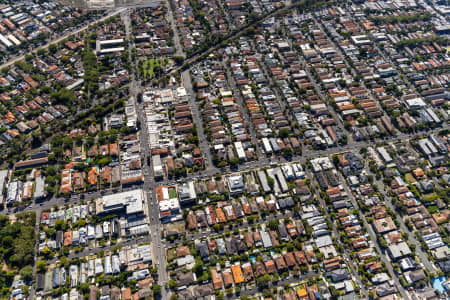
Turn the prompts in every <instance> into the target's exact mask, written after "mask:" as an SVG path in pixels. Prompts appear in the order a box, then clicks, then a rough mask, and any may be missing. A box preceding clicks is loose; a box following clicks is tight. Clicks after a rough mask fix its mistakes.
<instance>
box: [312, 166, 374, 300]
mask: <svg viewBox="0 0 450 300" xmlns="http://www.w3.org/2000/svg"><path fill="white" fill-rule="evenodd" d="M306 176H307V177H308V179H309V180H310V182H313V180H314V178H313V176H312V174H311V173H310V172H306ZM314 193H315V194H316V198H317V199H319V202H320V206H321V207H327V204H326V202H325V200H324V199H323V197H322V196H321V195H320V193H319V190H318V189H315V191H314ZM324 211H325V215H326V217H327V219H328V220H330V221H332V226H333V228H329V229H331V230H332V233H333V236H334V237H335V238H336V239H337V240H338V241H339V238H340V234H339V232H338V230H337V227H336V223H335V220H334V218H333V217H332V216H331V215H330V213H329V212H328V209H324ZM342 254H343V256H344V258H345V260H346V261H347V265H348V266H349V267H350V271H351V273H352V274H353V276H354V277H355V279H356V282H357V283H358V285H359V287H360V291H361V293H362V294H363V296H364V299H369V293H368V292H367V289H366V285H365V284H364V283H363V281H362V279H361V277H360V276H359V273H358V266H357V265H356V266H355V264H354V261H353V260H352V259H351V256H350V253H349V251H348V248H347V246H345V245H344V251H343V253H342Z"/></svg>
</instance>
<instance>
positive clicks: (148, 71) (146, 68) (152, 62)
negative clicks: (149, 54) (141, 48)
mask: <svg viewBox="0 0 450 300" xmlns="http://www.w3.org/2000/svg"><path fill="white" fill-rule="evenodd" d="M168 63H169V61H168V60H167V59H149V60H146V61H144V63H143V64H142V73H143V75H144V77H145V78H153V77H154V76H155V69H156V68H157V67H160V68H162V67H163V66H166V65H167V64H168Z"/></svg>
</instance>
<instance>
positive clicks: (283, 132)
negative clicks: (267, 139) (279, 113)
mask: <svg viewBox="0 0 450 300" xmlns="http://www.w3.org/2000/svg"><path fill="white" fill-rule="evenodd" d="M288 136H289V130H288V129H287V128H282V129H280V131H279V132H278V137H279V138H282V139H285V138H287V137H288Z"/></svg>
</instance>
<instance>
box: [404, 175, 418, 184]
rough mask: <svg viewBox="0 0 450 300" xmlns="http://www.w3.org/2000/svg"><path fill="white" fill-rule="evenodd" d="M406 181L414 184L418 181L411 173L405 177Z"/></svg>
mask: <svg viewBox="0 0 450 300" xmlns="http://www.w3.org/2000/svg"><path fill="white" fill-rule="evenodd" d="M405 180H406V182H407V183H414V182H416V180H415V179H414V177H413V176H412V174H411V173H408V174H406V175H405Z"/></svg>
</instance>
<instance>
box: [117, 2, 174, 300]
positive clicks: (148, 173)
mask: <svg viewBox="0 0 450 300" xmlns="http://www.w3.org/2000/svg"><path fill="white" fill-rule="evenodd" d="M122 19H123V22H124V24H125V32H126V35H127V40H128V41H129V43H130V44H129V47H128V51H129V58H130V61H131V62H132V64H133V65H136V62H135V61H133V60H132V55H131V53H132V49H134V44H133V41H132V39H130V38H129V37H130V36H131V32H130V31H131V21H130V16H129V10H128V9H127V10H126V13H124V14H122ZM132 70H133V74H131V84H130V96H131V98H132V99H133V101H134V105H135V108H136V112H137V114H138V120H139V121H140V123H141V131H140V136H139V140H140V143H141V152H140V153H141V161H143V162H144V163H143V165H142V172H143V174H144V184H143V189H144V192H145V193H146V198H147V199H146V200H147V207H148V218H149V222H150V240H151V245H152V254H153V265H154V266H156V267H157V268H158V284H159V285H161V287H162V289H161V298H162V299H163V300H166V299H167V298H168V297H167V290H166V288H165V287H164V286H165V284H166V283H167V282H168V274H167V269H166V255H165V248H164V247H163V242H162V238H161V233H162V226H161V223H160V221H159V205H158V202H157V200H156V193H155V190H156V183H155V180H154V174H153V168H150V166H149V165H148V164H147V161H148V160H149V159H150V157H151V156H150V154H151V149H150V144H149V141H148V130H147V121H146V117H145V110H144V107H143V104H142V103H138V102H137V95H138V93H139V92H140V91H141V90H142V87H141V83H140V81H139V80H138V79H137V76H138V74H134V70H135V68H132Z"/></svg>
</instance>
